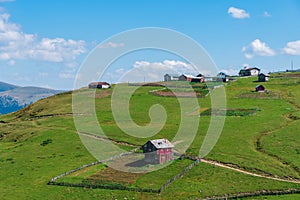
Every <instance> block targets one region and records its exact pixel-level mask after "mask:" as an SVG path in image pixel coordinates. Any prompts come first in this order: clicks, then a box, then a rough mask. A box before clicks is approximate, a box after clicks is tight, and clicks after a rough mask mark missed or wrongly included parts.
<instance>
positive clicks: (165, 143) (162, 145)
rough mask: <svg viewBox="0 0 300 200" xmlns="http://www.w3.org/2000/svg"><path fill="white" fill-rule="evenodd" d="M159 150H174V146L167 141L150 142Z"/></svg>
mask: <svg viewBox="0 0 300 200" xmlns="http://www.w3.org/2000/svg"><path fill="white" fill-rule="evenodd" d="M150 142H151V143H152V144H153V145H154V146H155V147H156V148H157V149H166V148H173V147H174V145H173V144H172V143H171V142H170V141H169V140H167V139H157V140H150Z"/></svg>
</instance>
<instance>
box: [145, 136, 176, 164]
mask: <svg viewBox="0 0 300 200" xmlns="http://www.w3.org/2000/svg"><path fill="white" fill-rule="evenodd" d="M173 148H174V145H173V144H172V143H171V142H170V141H169V140H167V139H157V140H149V141H148V142H147V143H146V144H144V145H143V146H142V150H143V153H144V154H145V159H144V160H145V162H147V163H151V164H163V163H165V162H168V161H170V160H173V159H174V158H173Z"/></svg>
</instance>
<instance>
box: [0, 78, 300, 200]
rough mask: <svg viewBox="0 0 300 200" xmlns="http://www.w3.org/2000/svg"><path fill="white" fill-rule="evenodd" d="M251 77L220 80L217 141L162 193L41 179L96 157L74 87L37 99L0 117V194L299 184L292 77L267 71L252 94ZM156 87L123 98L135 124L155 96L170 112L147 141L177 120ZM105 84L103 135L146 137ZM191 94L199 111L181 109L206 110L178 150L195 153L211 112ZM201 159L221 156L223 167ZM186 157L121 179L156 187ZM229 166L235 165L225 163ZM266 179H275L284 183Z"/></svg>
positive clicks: (297, 94) (173, 104)
mask: <svg viewBox="0 0 300 200" xmlns="http://www.w3.org/2000/svg"><path fill="white" fill-rule="evenodd" d="M256 79H257V78H256V77H253V78H243V79H238V80H237V81H235V82H231V83H229V84H227V85H226V86H225V89H226V96H227V97H226V98H227V108H228V111H229V112H228V114H227V117H226V122H225V126H224V129H223V132H222V134H221V136H220V139H219V140H218V143H217V144H216V146H215V147H214V149H213V150H212V151H211V152H210V153H209V155H207V156H206V157H205V160H206V161H208V162H200V163H199V164H198V165H196V166H195V167H193V168H192V169H191V170H190V171H188V172H187V173H186V174H185V175H184V176H183V177H181V178H179V179H178V180H176V181H174V182H173V183H172V184H170V185H169V186H168V187H167V188H166V189H165V190H164V191H163V192H162V193H161V194H160V195H157V194H152V193H139V192H133V191H120V190H109V189H87V188H77V187H65V186H54V185H47V183H48V182H49V180H51V179H52V178H53V177H55V176H58V175H59V174H62V173H64V172H67V171H69V170H72V169H75V168H77V167H79V166H82V165H85V164H88V163H92V162H95V161H96V159H95V158H94V157H92V156H91V154H90V153H89V152H88V151H87V150H86V148H85V146H84V145H83V144H82V142H81V140H80V137H79V136H78V133H77V130H76V128H75V126H74V121H73V117H72V114H73V113H72V92H67V93H62V94H57V95H54V96H51V97H49V98H45V99H42V100H39V101H37V102H36V103H33V104H31V105H29V106H28V107H26V108H23V109H21V110H20V111H18V112H15V113H12V114H9V115H5V116H1V117H0V166H1V168H0V179H1V182H0V192H1V195H0V197H1V199H12V198H15V199H27V198H31V199H39V198H46V199H54V198H56V199H62V198H71V199H89V198H100V199H112V198H113V199H124V198H127V199H133V198H134V199H154V198H156V199H187V198H190V199H196V198H205V197H216V196H223V197H225V196H230V195H236V194H246V193H247V194H248V193H249V194H250V193H253V192H257V193H258V194H259V193H261V194H267V193H263V191H271V192H275V191H279V192H280V191H289V190H291V189H295V190H299V189H300V184H298V183H297V182H298V181H299V180H300V170H299V169H300V162H299V152H300V145H299V137H300V135H299V131H298V130H299V129H300V91H299V90H298V88H299V85H300V78H299V77H297V76H295V77H289V76H279V77H277V76H276V77H275V76H274V77H271V79H270V81H269V82H265V83H263V85H264V86H265V87H266V89H267V90H268V91H269V92H268V93H256V92H253V91H254V90H255V86H256V85H257V84H258V83H257V82H255V81H256ZM124 87H126V86H124ZM161 89H162V87H161V86H144V87H139V88H138V89H137V90H136V91H135V93H134V95H133V96H132V98H131V100H130V109H131V110H130V112H131V115H132V118H133V120H134V121H135V122H136V123H137V124H139V125H141V126H142V125H145V124H148V123H149V120H150V118H149V116H148V115H147V114H145V113H148V112H149V108H150V107H151V106H152V105H153V104H157V103H159V104H161V105H162V106H163V107H164V108H165V110H166V112H167V114H168V119H167V121H166V124H165V126H164V127H163V129H162V130H161V131H160V132H159V133H158V134H157V135H155V136H153V137H151V139H153V138H167V139H169V140H170V141H171V140H172V138H173V137H174V135H175V134H176V132H177V130H178V128H179V124H180V120H181V119H180V109H179V104H178V101H177V99H176V98H174V97H163V96H157V95H153V94H152V93H151V91H154V90H161ZM113 90H114V87H112V88H111V89H107V90H101V89H100V90H96V91H97V92H96V99H95V106H96V107H95V108H96V115H97V117H98V120H99V123H100V125H101V128H102V129H103V130H104V131H105V133H106V134H107V136H108V138H109V139H110V140H111V141H114V142H117V143H118V146H119V147H120V148H122V149H124V150H131V149H133V148H134V147H137V146H140V145H142V144H144V143H145V142H146V141H147V140H148V139H149V138H136V137H133V136H129V135H126V134H125V133H124V132H123V131H122V130H121V129H120V128H118V126H117V125H116V123H115V121H114V117H113V115H112V112H111V102H110V100H111V93H112V91H113ZM90 91H91V90H90V89H81V90H79V91H76V92H78V93H79V94H80V95H82V96H85V95H88V94H90ZM188 100H189V98H186V101H188ZM197 100H198V101H199V103H200V105H201V109H200V110H199V111H193V112H190V113H189V116H190V117H195V118H196V117H199V115H201V113H204V114H203V116H201V118H200V123H199V129H198V132H197V135H196V137H195V139H194V142H193V143H192V145H191V146H190V147H189V149H188V150H187V151H186V154H187V155H190V156H197V155H198V154H199V149H200V147H201V144H202V142H203V140H204V136H205V134H206V131H207V129H208V127H209V122H210V118H211V116H210V115H211V114H212V112H208V111H209V108H210V96H209V95H208V96H206V97H202V98H198V99H197ZM76 114H80V113H76ZM85 117H87V116H85ZM86 125H87V127H89V128H90V133H91V134H96V133H94V132H93V131H94V128H93V127H90V126H89V124H88V122H87V124H86ZM187 134H188V130H187ZM101 142H103V141H101ZM103 144H105V141H104V143H103ZM127 144H130V145H127ZM209 162H211V163H214V162H215V163H219V164H220V165H223V166H227V167H228V168H224V167H219V166H217V165H213V164H210V163H209ZM188 164H190V161H188V160H184V159H183V160H177V161H175V162H174V163H173V164H171V165H170V166H168V167H165V168H163V169H161V170H158V171H154V172H151V173H148V174H142V175H140V176H136V177H135V178H134V181H133V182H130V183H129V182H125V183H120V184H128V185H129V186H130V187H133V186H137V187H145V188H149V187H150V188H154V189H156V188H157V187H160V186H161V185H162V184H164V183H165V182H166V180H168V179H169V178H171V177H172V176H174V174H177V173H179V172H180V170H182V169H183V168H184V167H185V166H186V165H188ZM229 167H231V168H234V169H237V170H240V171H234V170H231V169H230V168H229ZM104 168H105V166H103V165H101V166H99V167H98V168H92V169H91V170H90V171H82V172H80V171H79V172H78V173H76V174H73V175H71V176H70V177H66V179H65V181H71V182H72V181H73V182H76V181H82V179H83V180H91V177H95V176H93V175H95V173H97V171H101V170H103V169H104ZM241 171H244V172H249V174H245V173H242V172H241ZM104 172H107V173H108V172H109V168H105V171H104ZM250 173H253V174H258V175H261V177H257V176H253V175H250ZM100 175H101V176H104V175H105V174H104V175H103V174H100ZM265 177H270V178H280V179H282V180H284V181H277V180H274V179H269V178H265ZM93 180H94V179H93ZM96 181H97V180H96ZM110 181H114V180H110ZM118 184H119V183H118ZM292 191H294V190H292ZM282 197H283V198H286V199H298V198H299V197H300V196H299V195H298V194H294V195H287V196H282ZM279 198H281V197H277V196H268V199H279Z"/></svg>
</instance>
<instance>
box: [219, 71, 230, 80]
mask: <svg viewBox="0 0 300 200" xmlns="http://www.w3.org/2000/svg"><path fill="white" fill-rule="evenodd" d="M217 81H218V82H229V76H228V75H227V74H225V73H224V72H220V73H218V74H217Z"/></svg>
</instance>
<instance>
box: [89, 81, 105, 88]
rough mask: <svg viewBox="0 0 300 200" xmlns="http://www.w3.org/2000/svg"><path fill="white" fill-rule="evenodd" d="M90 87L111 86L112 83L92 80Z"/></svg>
mask: <svg viewBox="0 0 300 200" xmlns="http://www.w3.org/2000/svg"><path fill="white" fill-rule="evenodd" d="M89 88H110V84H109V83H107V82H92V83H90V84H89Z"/></svg>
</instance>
